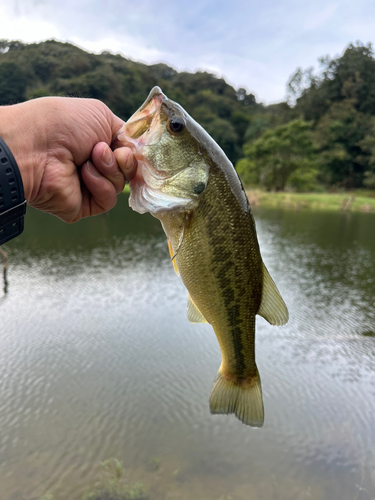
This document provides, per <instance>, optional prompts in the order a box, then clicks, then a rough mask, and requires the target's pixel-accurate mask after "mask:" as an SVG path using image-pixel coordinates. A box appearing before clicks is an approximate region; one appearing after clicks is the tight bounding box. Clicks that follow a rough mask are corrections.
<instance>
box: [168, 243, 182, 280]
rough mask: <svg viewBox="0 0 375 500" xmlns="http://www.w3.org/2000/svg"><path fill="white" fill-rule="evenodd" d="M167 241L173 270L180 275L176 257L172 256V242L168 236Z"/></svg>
mask: <svg viewBox="0 0 375 500" xmlns="http://www.w3.org/2000/svg"><path fill="white" fill-rule="evenodd" d="M167 241H168V250H169V255H170V256H171V260H172V264H173V269H174V272H175V273H176V274H177V276H180V271H179V270H178V267H177V263H176V259H174V258H173V256H174V252H173V248H172V243H171V242H170V241H169V238H167Z"/></svg>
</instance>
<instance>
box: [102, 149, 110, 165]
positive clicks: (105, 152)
mask: <svg viewBox="0 0 375 500" xmlns="http://www.w3.org/2000/svg"><path fill="white" fill-rule="evenodd" d="M102 160H103V163H105V164H106V165H110V164H111V163H112V151H111V150H110V149H109V146H107V145H105V148H104V149H103V153H102Z"/></svg>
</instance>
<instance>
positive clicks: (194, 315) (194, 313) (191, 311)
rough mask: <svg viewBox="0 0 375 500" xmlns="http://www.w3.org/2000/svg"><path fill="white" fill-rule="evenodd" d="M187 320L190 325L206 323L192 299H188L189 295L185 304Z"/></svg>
mask: <svg viewBox="0 0 375 500" xmlns="http://www.w3.org/2000/svg"><path fill="white" fill-rule="evenodd" d="M187 318H188V320H189V321H190V323H208V321H207V320H206V318H205V317H204V316H203V314H202V313H201V312H200V310H199V309H198V307H197V306H196V305H195V302H194V301H193V299H192V298H191V297H190V293H189V299H188V303H187Z"/></svg>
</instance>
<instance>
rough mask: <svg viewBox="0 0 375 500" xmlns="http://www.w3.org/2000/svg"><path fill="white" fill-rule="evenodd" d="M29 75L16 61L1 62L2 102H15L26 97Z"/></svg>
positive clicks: (0, 89)
mask: <svg viewBox="0 0 375 500" xmlns="http://www.w3.org/2000/svg"><path fill="white" fill-rule="evenodd" d="M26 86H27V77H26V75H25V73H24V71H22V69H21V68H20V67H19V66H18V64H16V63H14V62H7V61H5V62H3V63H1V64H0V104H15V103H17V102H22V101H24V100H25V99H26V96H25V93H26Z"/></svg>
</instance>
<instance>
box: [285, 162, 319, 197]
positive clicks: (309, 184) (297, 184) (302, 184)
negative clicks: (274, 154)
mask: <svg viewBox="0 0 375 500" xmlns="http://www.w3.org/2000/svg"><path fill="white" fill-rule="evenodd" d="M317 176H318V170H317V169H316V168H308V167H307V168H304V167H300V168H297V169H296V170H295V171H294V172H293V173H292V174H291V175H290V176H289V178H288V184H289V185H290V186H291V187H292V188H293V189H294V190H295V191H297V192H298V193H308V192H311V191H316V189H317Z"/></svg>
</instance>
